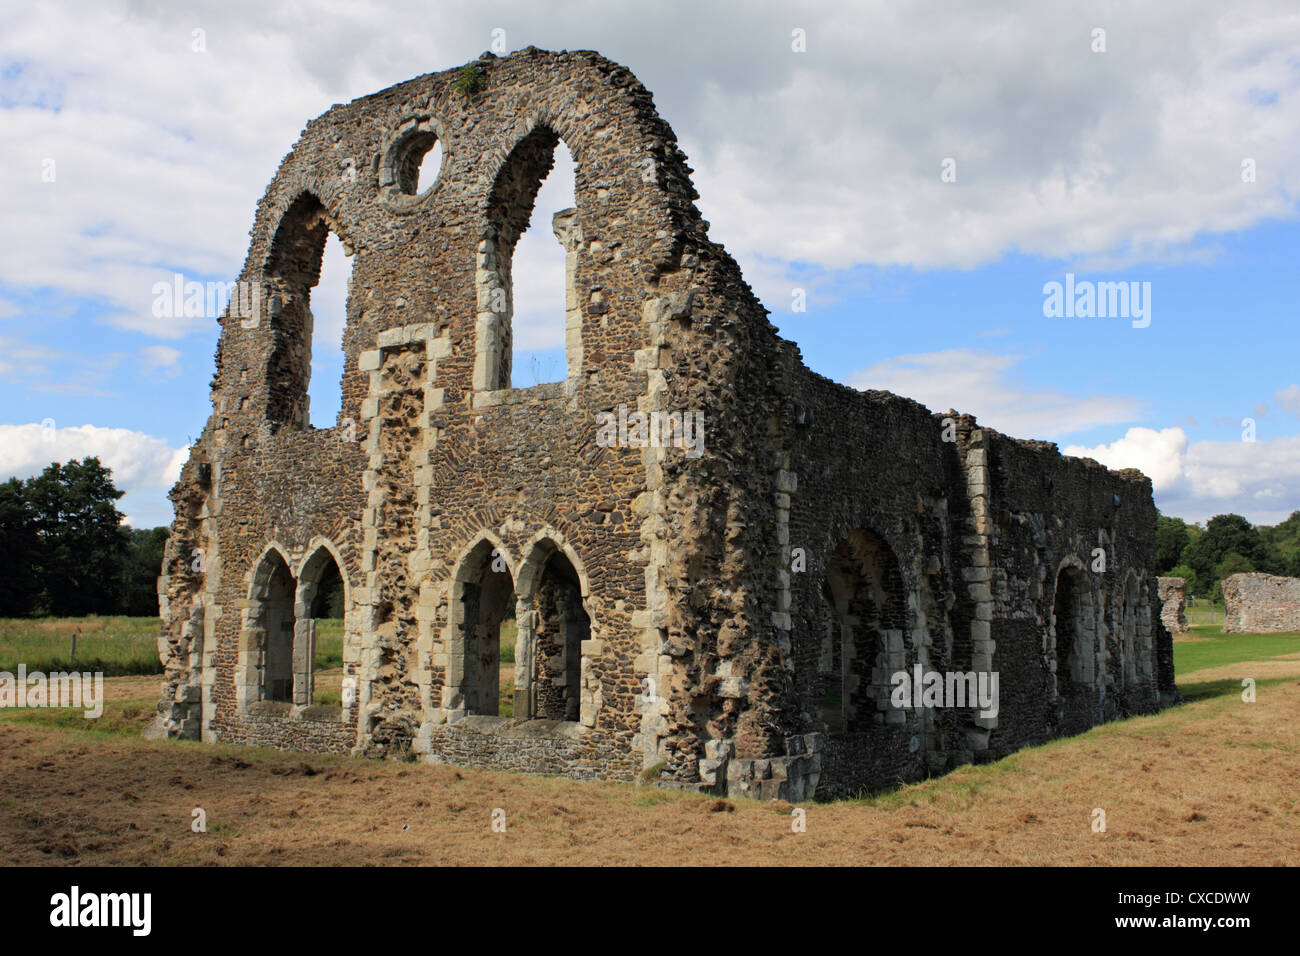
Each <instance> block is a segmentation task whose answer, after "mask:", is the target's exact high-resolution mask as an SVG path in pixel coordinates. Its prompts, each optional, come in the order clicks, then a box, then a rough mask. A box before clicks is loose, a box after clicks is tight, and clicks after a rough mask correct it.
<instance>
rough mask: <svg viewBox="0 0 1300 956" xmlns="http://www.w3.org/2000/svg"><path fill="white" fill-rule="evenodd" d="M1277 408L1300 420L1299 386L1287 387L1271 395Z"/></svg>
mask: <svg viewBox="0 0 1300 956" xmlns="http://www.w3.org/2000/svg"><path fill="white" fill-rule="evenodd" d="M1273 401H1275V402H1276V403H1277V407H1278V408H1280V409H1282V410H1283V411H1285V412H1290V413H1291V414H1292V415H1294V416H1296V417H1297V418H1300V385H1288V386H1287V387H1286V388H1282V389H1278V391H1277V392H1276V393H1275V394H1274V395H1273Z"/></svg>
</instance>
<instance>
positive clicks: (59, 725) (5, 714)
mask: <svg viewBox="0 0 1300 956" xmlns="http://www.w3.org/2000/svg"><path fill="white" fill-rule="evenodd" d="M157 704H158V700H157V698H156V697H150V698H148V699H142V700H116V701H109V702H108V703H105V704H104V712H103V713H102V714H100V715H99V716H98V717H87V716H86V711H85V708H80V707H40V708H28V707H21V708H5V709H3V710H0V721H4V722H8V723H12V724H24V725H27V726H34V727H51V728H55V729H58V730H67V731H73V732H75V733H83V734H94V735H97V736H102V737H126V738H130V739H135V738H138V737H139V736H140V734H141V733H142V732H143V731H144V728H145V726H146V725H147V724H148V723H149V721H151V720H152V719H153V716H154V714H155V713H156V707H157Z"/></svg>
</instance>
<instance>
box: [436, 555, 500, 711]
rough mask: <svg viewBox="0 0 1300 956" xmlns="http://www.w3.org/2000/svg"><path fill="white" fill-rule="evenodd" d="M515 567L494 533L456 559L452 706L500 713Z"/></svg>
mask: <svg viewBox="0 0 1300 956" xmlns="http://www.w3.org/2000/svg"><path fill="white" fill-rule="evenodd" d="M512 567H513V562H512V561H511V560H510V558H509V556H508V554H507V552H506V549H505V547H504V545H502V544H501V542H500V540H499V539H497V538H496V537H495V536H494V535H492V534H490V533H489V532H482V533H480V534H479V535H478V536H477V537H476V538H475V540H474V541H473V542H472V543H471V544H470V545H469V547H468V548H467V549H466V550H465V552H464V554H463V555H462V556H461V558H460V560H459V561H458V562H457V563H456V571H455V573H454V574H453V576H452V585H451V601H450V608H449V614H448V617H449V622H448V624H449V626H448V639H447V643H448V654H447V657H448V661H449V664H450V666H449V668H448V672H447V683H446V686H445V687H444V688H443V695H442V699H443V707H444V708H446V709H448V710H452V711H460V712H462V713H464V714H467V715H468V714H478V715H482V716H488V717H496V716H499V714H500V709H501V701H500V660H501V656H500V655H501V622H502V621H503V620H504V619H505V617H506V613H507V610H508V606H509V605H508V602H509V601H510V599H511V596H512V595H513V594H514V590H515V585H514V573H513V571H512ZM517 666H518V664H517V663H516V667H517Z"/></svg>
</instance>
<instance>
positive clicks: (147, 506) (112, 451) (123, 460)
mask: <svg viewBox="0 0 1300 956" xmlns="http://www.w3.org/2000/svg"><path fill="white" fill-rule="evenodd" d="M189 451H190V450H189V447H188V446H184V447H181V448H173V447H172V446H171V445H169V444H168V443H167V441H166V440H165V439H162V438H155V437H153V436H152V435H146V434H145V433H144V432H138V431H131V430H130V429H126V428H102V427H100V426H97V425H72V426H68V427H58V426H57V424H56V423H55V422H52V421H51V422H47V423H45V424H39V423H30V424H25V425H0V480H6V479H9V478H29V477H31V476H32V475H36V474H39V473H40V472H41V471H43V470H44V469H45V467H46V466H47V465H49V464H50V463H51V462H54V461H58V462H66V461H68V460H70V459H74V458H75V459H78V460H80V459H82V458H85V457H86V456H88V455H92V456H95V457H97V458H98V459H99V460H100V461H101V462H102V463H103V464H104V465H105V466H107V467H108V468H111V469H112V471H113V483H114V484H115V485H116V486H117V487H118V489H120V490H121V491H124V492H126V497H125V498H124V499H123V503H124V504H125V505H127V506H131V505H137V506H138V507H139V508H141V509H143V513H144V514H145V515H146V517H147V518H148V520H149V521H151V522H152V523H155V524H157V523H166V521H167V520H169V518H170V516H169V515H166V513H165V508H164V507H163V506H162V505H160V503H159V502H160V496H159V494H158V491H159V489H163V488H169V487H170V486H171V485H173V484H175V483H176V480H177V479H178V478H179V477H180V473H181V467H182V466H183V465H184V464H185V462H186V460H187V459H188V458H189Z"/></svg>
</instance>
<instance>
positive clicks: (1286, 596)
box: [1223, 574, 1300, 634]
mask: <svg viewBox="0 0 1300 956" xmlns="http://www.w3.org/2000/svg"><path fill="white" fill-rule="evenodd" d="M1223 633H1224V634H1300V578H1284V577H1279V576H1278V575H1276V574H1233V575H1229V576H1228V577H1226V578H1224V579H1223Z"/></svg>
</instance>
